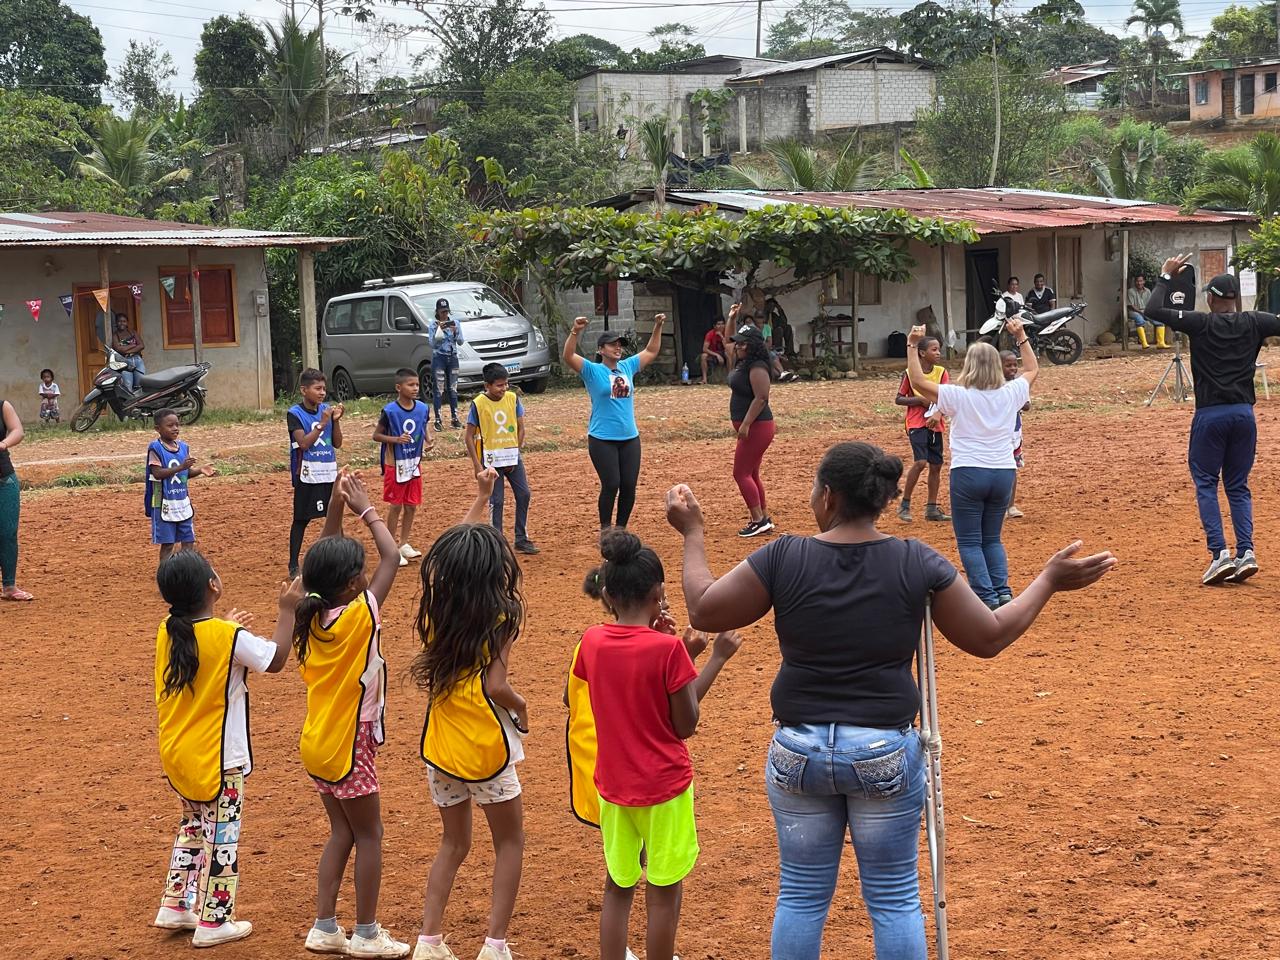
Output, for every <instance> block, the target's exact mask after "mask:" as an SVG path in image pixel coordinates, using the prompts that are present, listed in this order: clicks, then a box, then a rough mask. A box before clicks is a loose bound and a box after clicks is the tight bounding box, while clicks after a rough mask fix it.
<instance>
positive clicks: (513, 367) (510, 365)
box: [504, 362, 520, 373]
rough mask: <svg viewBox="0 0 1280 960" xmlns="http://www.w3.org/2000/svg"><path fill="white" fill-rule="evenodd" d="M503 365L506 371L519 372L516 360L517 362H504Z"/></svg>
mask: <svg viewBox="0 0 1280 960" xmlns="http://www.w3.org/2000/svg"><path fill="white" fill-rule="evenodd" d="M504 366H505V367H506V368H507V373H519V372H520V364H519V363H518V362H517V363H508V364H504Z"/></svg>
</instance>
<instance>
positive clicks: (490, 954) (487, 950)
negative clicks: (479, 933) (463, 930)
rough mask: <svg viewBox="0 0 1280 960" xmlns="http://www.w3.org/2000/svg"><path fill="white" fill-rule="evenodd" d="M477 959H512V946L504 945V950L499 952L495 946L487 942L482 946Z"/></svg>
mask: <svg viewBox="0 0 1280 960" xmlns="http://www.w3.org/2000/svg"><path fill="white" fill-rule="evenodd" d="M476 960H511V948H510V947H503V948H502V952H498V950H496V949H495V948H493V947H491V946H489V945H488V944H487V943H486V944H485V945H484V946H483V947H481V948H480V955H479V956H477V957H476Z"/></svg>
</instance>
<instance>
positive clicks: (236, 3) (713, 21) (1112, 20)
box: [64, 0, 1229, 100]
mask: <svg viewBox="0 0 1280 960" xmlns="http://www.w3.org/2000/svg"><path fill="white" fill-rule="evenodd" d="M64 2H66V3H67V4H68V6H70V7H72V8H73V9H75V10H76V11H78V12H80V13H82V14H84V15H86V16H88V17H89V18H90V19H91V20H93V22H94V24H95V25H96V26H97V27H98V29H99V30H100V31H101V33H102V38H103V41H104V43H105V44H106V49H107V66H108V69H110V70H111V71H112V73H113V74H114V73H115V71H116V70H117V69H119V67H120V63H121V61H122V60H123V58H124V54H125V51H126V50H127V49H128V45H129V41H130V40H131V39H135V40H138V41H139V42H145V41H146V40H149V39H154V40H156V42H157V43H159V44H160V46H161V48H162V49H165V50H167V51H168V52H169V53H170V54H171V55H172V57H173V60H174V65H175V66H176V67H177V68H178V76H177V78H176V79H175V80H174V82H173V89H174V92H175V93H181V94H185V95H186V97H187V99H188V100H190V99H191V97H192V95H193V94H194V88H195V85H194V81H193V79H192V69H193V67H192V64H193V60H194V58H195V54H196V51H197V50H198V49H199V46H200V29H201V26H202V25H203V24H204V22H205V21H206V20H209V19H211V18H213V17H215V16H218V15H219V14H228V15H230V16H235V15H236V14H239V13H242V12H243V13H246V14H248V15H249V16H250V17H253V18H255V19H257V20H258V21H259V22H260V23H264V22H268V21H275V20H279V18H280V17H281V16H282V15H283V13H284V12H285V9H286V6H287V0H286V2H281V0H256V2H255V0H249V2H245V0H199V2H197V0H89V2H83V3H82V2H79V0H64ZM295 2H296V3H297V10H298V13H299V14H300V15H302V14H303V13H304V11H305V13H306V16H305V17H304V19H305V21H306V22H308V23H310V24H312V25H314V24H315V22H316V19H317V12H316V8H315V0H295ZM915 2H918V0H907V2H900V0H899V2H895V0H885V2H883V3H874V2H872V3H865V4H864V3H859V2H854V3H853V4H852V6H854V7H855V8H863V7H874V6H887V7H889V8H890V9H892V10H894V11H895V12H901V11H903V10H908V9H910V8H911V7H912V6H914V5H915ZM1227 2H1229V0H1183V3H1182V11H1183V17H1184V19H1185V21H1186V28H1187V32H1188V33H1190V34H1193V35H1194V34H1197V33H1204V32H1205V31H1206V30H1207V29H1208V25H1209V21H1210V20H1211V19H1212V18H1213V17H1214V16H1215V15H1216V14H1218V13H1219V12H1221V11H1222V9H1223V8H1224V7H1225V6H1226V5H1227ZM330 3H331V4H332V7H337V6H338V5H339V4H338V2H337V0H330ZM544 4H545V6H546V8H547V10H548V11H549V12H551V15H552V17H553V19H554V20H555V22H556V24H557V28H558V31H559V33H560V35H562V36H569V35H571V34H575V33H593V34H595V35H596V36H599V37H603V38H604V39H606V40H609V41H610V42H612V43H615V44H617V45H618V46H620V47H623V48H624V49H631V48H632V47H653V46H655V44H654V43H653V41H652V40H650V39H649V38H648V36H647V33H648V31H649V30H650V29H652V28H653V27H655V26H657V25H658V24H661V23H669V22H673V21H675V22H679V23H684V24H687V25H688V26H689V27H691V28H692V29H693V31H694V34H695V36H694V39H695V41H697V42H700V43H702V44H703V46H705V47H706V49H707V52H708V53H728V54H739V55H742V54H746V55H750V54H752V53H754V52H755V29H756V10H757V4H756V0H710V2H707V3H696V2H692V0H675V2H662V0H544ZM794 4H795V0H766V2H764V4H763V8H764V24H765V30H766V31H767V30H768V25H769V24H770V23H772V22H775V21H776V20H778V19H780V18H781V17H782V16H783V15H784V14H785V13H786V11H787V9H789V8H790V7H792V6H794ZM1034 5H1035V0H1021V2H1018V0H1015V2H1013V3H1008V2H1007V0H1006V3H1005V4H1002V6H1001V11H1002V13H1005V12H1008V13H1017V12H1020V11H1025V10H1027V9H1030V8H1031V7H1032V6H1034ZM1084 6H1085V10H1086V13H1087V16H1088V19H1089V21H1090V22H1092V23H1093V24H1095V25H1096V26H1099V27H1102V28H1103V29H1104V30H1108V31H1110V32H1112V33H1117V34H1123V33H1124V30H1125V28H1124V20H1125V17H1127V16H1128V14H1129V12H1130V8H1131V3H1130V2H1129V0H1098V2H1093V3H1085V4H1084ZM375 10H376V12H377V14H378V16H379V18H386V20H388V21H390V22H393V23H395V24H398V25H401V26H412V25H413V24H414V22H415V18H418V15H417V14H415V13H414V12H413V11H412V10H406V9H405V8H404V7H402V6H401V7H393V6H392V5H391V4H390V3H386V2H383V3H378V4H376V6H375ZM419 19H420V18H419ZM325 23H326V28H325V38H326V40H327V42H328V43H329V44H331V45H332V46H335V47H337V48H339V49H341V50H343V51H345V52H348V53H351V54H353V55H355V58H356V59H358V60H359V61H360V75H361V77H362V78H363V77H365V76H369V77H371V78H372V79H376V78H377V77H378V76H382V75H387V74H398V75H401V76H404V75H407V74H409V73H410V72H411V71H412V69H413V68H412V60H413V58H414V57H415V56H416V55H418V54H420V53H422V52H423V51H424V50H428V49H430V47H431V43H430V41H429V40H428V39H426V38H425V37H423V36H421V35H411V36H409V37H407V38H405V39H388V38H386V37H385V36H381V35H379V32H378V31H377V30H376V29H375V28H373V27H370V26H361V25H360V24H357V23H355V21H353V20H351V19H349V18H346V17H341V16H334V15H333V14H332V13H331V12H330V10H326V12H325ZM362 85H363V83H362ZM104 96H106V94H105V92H104ZM108 99H109V98H108Z"/></svg>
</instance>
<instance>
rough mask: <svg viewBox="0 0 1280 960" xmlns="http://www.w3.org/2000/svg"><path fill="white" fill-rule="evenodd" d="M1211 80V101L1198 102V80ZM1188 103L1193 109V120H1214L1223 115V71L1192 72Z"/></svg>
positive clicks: (1189, 82)
mask: <svg viewBox="0 0 1280 960" xmlns="http://www.w3.org/2000/svg"><path fill="white" fill-rule="evenodd" d="M1197 80H1208V81H1209V102H1208V103H1196V81H1197ZM1187 104H1188V106H1189V108H1190V111H1191V121H1192V122H1193V123H1194V122H1195V121H1197V120H1212V119H1213V118H1215V117H1221V116H1222V71H1221V70H1213V71H1211V72H1209V73H1205V74H1192V75H1191V76H1189V77H1187Z"/></svg>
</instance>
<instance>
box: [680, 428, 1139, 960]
mask: <svg viewBox="0 0 1280 960" xmlns="http://www.w3.org/2000/svg"><path fill="white" fill-rule="evenodd" d="M901 476H902V461H901V460H899V459H898V458H897V457H892V456H887V455H886V454H885V453H884V452H883V451H882V450H880V449H879V448H878V447H874V446H871V445H870V444H866V443H841V444H837V445H836V446H834V447H832V448H831V449H830V450H828V451H827V453H826V455H825V456H824V457H823V459H822V463H821V464H819V466H818V472H817V476H816V478H815V480H814V485H813V493H812V494H811V496H810V500H809V505H810V507H811V508H812V509H813V515H814V518H815V519H816V520H817V523H818V529H819V531H820V532H819V533H818V534H817V535H816V536H812V537H797V536H784V537H780V538H779V539H777V540H775V541H773V542H772V543H770V544H767V545H766V546H764V547H762V548H761V549H759V550H757V551H755V552H754V553H753V554H751V556H750V557H748V558H747V559H746V560H744V561H743V562H742V563H740V564H738V566H737V567H735V568H734V569H733V570H732V571H730V572H729V573H728V574H726V575H725V576H723V577H721V578H720V579H719V580H716V579H715V578H714V577H713V576H712V575H711V571H710V570H709V569H708V567H707V557H706V547H705V544H704V540H703V520H702V510H701V508H700V507H699V505H698V501H697V500H696V499H695V498H694V496H693V491H691V490H690V489H689V488H688V487H687V486H683V485H680V486H676V487H673V488H672V489H671V490H670V491H669V492H668V493H667V520H668V521H669V522H670V523H671V525H672V526H673V527H675V528H676V530H678V531H679V532H680V533H681V534H682V535H683V536H684V543H685V549H684V594H685V602H686V604H687V605H688V609H689V620H690V622H691V623H692V625H693V626H694V627H695V628H696V629H698V630H706V631H720V630H730V629H735V628H738V627H745V626H747V625H749V624H752V623H754V622H755V621H757V620H759V619H760V618H761V617H763V616H764V615H765V614H766V613H768V612H769V610H770V609H772V610H773V611H774V622H775V626H776V629H777V633H778V645H779V647H780V648H781V652H782V667H781V669H780V670H779V671H778V675H777V677H776V679H775V680H774V683H773V690H772V693H771V701H772V706H773V715H774V718H775V720H776V721H777V725H778V729H777V731H776V733H775V734H774V737H773V741H772V743H770V745H769V759H768V762H767V764H766V773H765V781H766V788H767V791H768V795H769V805H770V807H771V808H772V810H773V815H774V822H775V824H776V826H777V831H778V852H779V858H780V861H781V880H780V884H779V891H778V904H777V911H776V913H775V916H774V924H773V939H772V958H773V960H816V958H817V957H818V955H819V951H820V949H821V942H822V928H823V925H824V924H825V922H826V917H827V911H828V909H829V908H830V905H831V898H832V896H833V894H834V893H835V885H836V878H837V875H838V873H839V867H840V855H841V851H842V848H843V845H844V843H845V838H846V837H848V836H850V835H852V837H853V845H854V852H855V853H856V855H857V858H858V877H859V881H860V883H861V885H862V895H863V899H864V901H865V902H866V905H867V912H868V913H869V914H870V917H871V923H872V928H873V933H874V936H875V947H876V957H877V958H878V960H924V958H925V956H926V950H925V939H924V919H923V915H922V913H921V909H920V893H919V876H918V870H917V857H918V844H919V832H920V813H921V809H922V806H923V801H924V784H925V771H924V756H923V748H922V744H921V742H920V736H919V734H918V732H917V731H916V730H915V729H914V728H913V726H912V723H913V721H914V719H915V716H916V713H917V711H918V710H919V707H920V700H919V691H918V689H917V687H916V685H915V681H914V680H913V678H912V673H911V661H912V658H913V655H914V653H915V650H916V646H917V641H918V639H919V636H920V629H921V624H922V621H923V618H924V613H925V605H926V602H927V601H928V599H929V596H930V595H931V594H932V595H933V607H932V609H933V619H934V622H935V623H936V624H937V625H938V628H939V629H940V630H941V631H942V633H943V634H944V635H945V636H946V638H947V639H948V640H949V641H950V642H951V643H953V644H954V645H955V646H957V647H959V648H960V649H961V650H963V651H964V652H966V653H969V654H973V655H974V656H979V657H994V656H995V655H996V654H998V653H999V652H1000V651H1001V650H1003V649H1004V648H1005V647H1007V646H1009V644H1011V643H1013V641H1014V640H1016V639H1017V638H1018V637H1019V636H1021V635H1022V633H1023V632H1024V631H1025V630H1026V629H1027V628H1028V627H1030V626H1031V624H1032V622H1033V621H1034V620H1035V618H1036V616H1037V614H1039V612H1040V611H1041V610H1042V609H1043V608H1044V606H1045V604H1046V603H1048V601H1049V598H1050V597H1051V596H1052V595H1053V594H1054V593H1056V592H1057V591H1059V590H1078V589H1080V588H1082V587H1087V586H1088V585H1089V584H1091V583H1094V582H1095V581H1096V580H1098V579H1099V578H1100V577H1102V576H1103V574H1105V573H1106V572H1107V571H1108V570H1110V569H1111V568H1112V567H1113V566H1114V565H1115V563H1116V561H1115V558H1113V557H1112V556H1111V554H1110V553H1100V554H1096V555H1094V556H1091V557H1085V558H1082V559H1076V558H1075V557H1074V554H1075V553H1076V551H1077V550H1079V548H1080V544H1079V543H1078V542H1077V543H1073V544H1071V545H1070V546H1069V547H1067V548H1066V549H1064V550H1062V551H1060V552H1058V553H1057V554H1055V555H1054V556H1053V557H1052V558H1051V559H1050V560H1049V562H1048V564H1046V566H1045V568H1044V570H1043V571H1042V572H1041V574H1040V575H1039V576H1038V577H1037V578H1036V579H1035V581H1034V582H1033V583H1032V584H1031V586H1030V587H1028V588H1027V590H1026V591H1025V592H1024V593H1023V594H1022V595H1021V596H1020V597H1018V598H1017V599H1016V600H1015V601H1014V602H1012V603H1010V604H1007V605H1006V606H1004V607H1001V608H1000V609H999V610H994V611H993V610H991V609H989V608H988V607H987V606H986V604H984V603H983V602H982V601H981V600H979V599H978V597H977V595H976V594H974V592H973V591H972V590H971V589H970V588H969V585H968V584H967V583H965V581H964V580H963V579H961V578H959V577H957V576H956V570H955V567H954V566H952V564H951V563H950V562H949V561H947V560H946V559H945V558H943V557H942V556H941V555H940V554H939V553H937V552H936V551H935V550H933V549H931V548H930V547H927V546H925V545H924V544H922V543H920V542H919V541H916V540H899V539H898V538H897V537H891V536H888V535H886V534H883V533H881V532H880V531H879V530H877V529H876V520H877V518H878V517H879V516H880V514H881V513H882V512H883V511H884V509H885V507H886V506H887V505H888V504H889V503H890V501H892V500H893V499H894V498H895V497H896V496H897V495H898V481H899V479H900V478H901Z"/></svg>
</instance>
